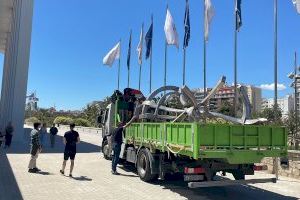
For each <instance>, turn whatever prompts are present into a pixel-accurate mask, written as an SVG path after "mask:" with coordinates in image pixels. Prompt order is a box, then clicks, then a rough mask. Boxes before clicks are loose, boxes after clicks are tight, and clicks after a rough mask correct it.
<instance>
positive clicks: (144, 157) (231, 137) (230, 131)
mask: <svg viewBox="0 0 300 200" xmlns="http://www.w3.org/2000/svg"><path fill="white" fill-rule="evenodd" d="M130 107H132V106H131V105H130V103H128V102H126V101H125V100H123V99H117V100H116V101H114V102H113V103H111V104H109V106H107V108H106V110H105V111H104V112H103V113H102V117H101V120H100V121H101V123H102V125H103V133H102V137H103V141H102V152H103V154H104V156H105V158H107V159H109V158H110V156H111V147H110V139H109V135H110V133H111V131H112V129H113V128H114V127H115V126H116V124H117V123H118V122H120V121H124V122H127V121H129V120H130V118H131V115H132V113H131V111H130V110H132V108H130ZM123 142H124V143H123V146H122V152H121V156H120V157H122V159H124V160H126V161H127V162H130V163H133V164H135V166H136V168H137V173H138V175H139V177H140V178H141V179H142V180H143V181H146V182H151V181H154V180H156V179H158V178H160V179H164V177H165V176H166V175H167V176H172V175H178V174H179V175H180V174H181V175H183V179H184V181H187V182H189V186H190V187H192V188H195V187H207V186H218V185H224V184H236V183H257V182H259V183H261V182H269V181H273V182H274V181H275V179H260V180H245V175H253V174H254V171H255V170H263V169H265V166H262V165H256V163H260V161H261V160H262V158H264V157H284V156H286V154H287V130H286V128H285V127H279V126H278V127H275V126H265V125H259V126H256V125H230V124H220V125H217V124H203V123H185V122H182V123H172V122H146V121H145V122H139V123H133V124H131V125H130V126H129V127H128V128H126V131H124V139H123ZM217 172H221V173H223V174H225V173H232V175H233V176H234V178H235V180H236V181H214V177H215V175H216V173H217Z"/></svg>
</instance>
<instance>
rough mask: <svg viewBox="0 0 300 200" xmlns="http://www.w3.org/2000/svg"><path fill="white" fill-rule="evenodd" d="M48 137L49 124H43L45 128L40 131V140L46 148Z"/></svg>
mask: <svg viewBox="0 0 300 200" xmlns="http://www.w3.org/2000/svg"><path fill="white" fill-rule="evenodd" d="M46 135H47V124H46V123H43V126H42V128H41V130H40V140H41V146H42V147H44V146H45V138H46Z"/></svg>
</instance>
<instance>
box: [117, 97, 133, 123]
mask: <svg viewBox="0 0 300 200" xmlns="http://www.w3.org/2000/svg"><path fill="white" fill-rule="evenodd" d="M133 110H134V103H132V102H126V101H118V102H117V116H116V117H117V119H116V121H117V122H124V123H126V122H129V121H130V119H131V118H132V115H133Z"/></svg>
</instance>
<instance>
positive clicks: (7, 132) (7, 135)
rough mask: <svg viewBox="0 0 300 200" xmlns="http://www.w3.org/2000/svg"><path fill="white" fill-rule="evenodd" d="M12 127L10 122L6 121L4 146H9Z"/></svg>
mask: <svg viewBox="0 0 300 200" xmlns="http://www.w3.org/2000/svg"><path fill="white" fill-rule="evenodd" d="M13 132H14V127H13V125H12V122H8V125H7V126H6V128H5V147H4V148H9V147H10V145H11V140H12V137H13Z"/></svg>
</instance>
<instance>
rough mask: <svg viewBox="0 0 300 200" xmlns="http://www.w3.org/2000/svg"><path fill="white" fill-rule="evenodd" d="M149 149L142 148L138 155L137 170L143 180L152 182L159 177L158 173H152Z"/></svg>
mask: <svg viewBox="0 0 300 200" xmlns="http://www.w3.org/2000/svg"><path fill="white" fill-rule="evenodd" d="M149 153H150V152H149V151H148V149H141V150H140V151H139V153H138V157H137V162H136V166H137V172H138V175H139V177H140V179H141V180H143V181H145V182H151V181H154V180H155V179H157V178H158V174H152V173H151V165H150V158H149Z"/></svg>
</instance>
